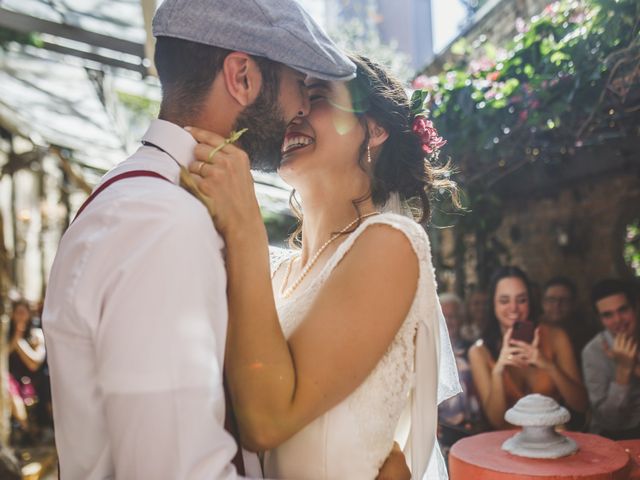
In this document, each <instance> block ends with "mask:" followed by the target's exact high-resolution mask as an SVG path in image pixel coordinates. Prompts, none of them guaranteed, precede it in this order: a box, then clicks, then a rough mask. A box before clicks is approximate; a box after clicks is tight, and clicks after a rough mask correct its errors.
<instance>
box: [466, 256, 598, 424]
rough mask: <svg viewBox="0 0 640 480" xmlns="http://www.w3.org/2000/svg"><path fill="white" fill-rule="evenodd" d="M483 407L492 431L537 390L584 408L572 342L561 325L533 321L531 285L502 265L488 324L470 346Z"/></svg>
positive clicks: (577, 408)
mask: <svg viewBox="0 0 640 480" xmlns="http://www.w3.org/2000/svg"><path fill="white" fill-rule="evenodd" d="M469 360H470V364H471V373H472V376H473V382H474V384H475V387H476V391H477V392H478V395H479V397H480V402H481V405H482V410H483V412H484V414H485V416H486V417H487V420H488V422H489V424H490V425H491V426H492V427H493V428H494V429H503V428H508V427H509V424H508V423H507V422H506V421H505V420H504V414H505V412H506V411H507V410H508V409H509V408H511V407H512V406H513V405H514V404H515V403H516V402H517V401H518V400H519V399H520V398H522V397H524V396H525V395H528V394H530V393H539V394H542V395H546V396H549V397H553V398H555V399H556V400H557V401H558V402H560V403H562V404H563V405H564V406H566V407H568V408H569V409H570V410H572V411H574V412H580V413H584V412H586V410H587V407H588V399H587V392H586V390H585V388H584V385H583V383H582V379H581V377H580V371H579V369H578V366H577V364H576V361H575V357H574V355H573V349H572V347H571V342H570V341H569V337H568V336H567V334H566V333H565V332H564V331H563V330H562V329H560V328H558V327H554V326H551V325H544V324H541V325H537V322H536V316H535V312H532V295H531V285H530V282H529V279H528V278H527V276H526V274H525V273H524V272H523V271H522V270H520V269H519V268H518V267H513V266H511V267H501V268H499V269H498V270H497V271H496V272H495V274H494V275H493V278H492V280H491V285H490V289H489V312H488V322H487V328H486V329H485V331H484V333H483V335H482V338H481V339H480V340H478V341H477V342H476V344H475V345H474V346H472V347H471V349H470V350H469Z"/></svg>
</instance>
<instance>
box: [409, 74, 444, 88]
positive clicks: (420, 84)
mask: <svg viewBox="0 0 640 480" xmlns="http://www.w3.org/2000/svg"><path fill="white" fill-rule="evenodd" d="M437 84H438V79H437V77H427V76H426V75H419V76H417V77H416V78H415V79H414V80H413V83H412V85H411V86H412V87H413V88H414V89H415V90H433V89H434V88H435V87H436V86H437Z"/></svg>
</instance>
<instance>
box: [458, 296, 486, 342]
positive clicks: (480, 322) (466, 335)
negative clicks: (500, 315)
mask: <svg viewBox="0 0 640 480" xmlns="http://www.w3.org/2000/svg"><path fill="white" fill-rule="evenodd" d="M487 299H488V295H487V292H486V291H484V290H482V289H480V288H478V287H474V288H472V289H471V292H470V293H469V295H468V296H467V315H466V318H465V322H464V323H463V324H462V326H461V327H460V336H461V338H462V339H463V340H465V341H466V342H469V343H470V344H471V343H473V342H475V341H476V340H478V339H479V338H480V337H481V335H482V332H483V331H484V329H485V327H486V325H485V322H486V318H487Z"/></svg>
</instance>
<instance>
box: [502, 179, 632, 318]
mask: <svg viewBox="0 0 640 480" xmlns="http://www.w3.org/2000/svg"><path fill="white" fill-rule="evenodd" d="M637 218H640V176H639V175H638V173H637V172H632V171H629V172H620V173H617V174H612V175H607V176H606V177H600V178H593V179H590V180H585V181H581V182H580V183H578V184H576V185H574V186H569V187H565V188H560V189H557V190H555V191H554V193H547V194H544V195H543V194H538V195H532V196H530V197H529V198H516V199H513V201H512V204H511V205H509V206H508V207H507V209H506V210H505V215H504V220H503V222H502V224H501V226H500V228H499V229H498V232H497V236H498V238H499V240H500V241H501V242H502V243H504V244H505V245H506V246H507V248H508V250H509V252H510V253H509V257H507V256H505V258H504V259H503V261H504V263H512V264H515V265H519V266H521V267H522V268H523V269H524V270H526V271H527V273H529V275H530V276H531V278H532V279H533V280H534V281H535V282H537V283H539V284H540V285H543V284H544V282H546V281H547V280H548V279H549V278H551V277H552V276H555V275H566V276H568V277H569V278H571V279H573V280H574V281H575V282H576V284H577V286H578V290H579V294H580V297H581V298H582V299H583V301H585V302H586V301H587V299H588V295H589V291H590V289H591V286H592V284H593V283H594V282H596V281H597V280H600V279H602V278H604V277H622V276H626V277H629V276H631V275H632V273H631V271H630V269H629V267H627V266H626V265H625V262H624V258H623V244H624V237H625V227H626V225H627V224H628V223H630V222H631V221H632V220H633V219H637ZM585 306H587V305H585Z"/></svg>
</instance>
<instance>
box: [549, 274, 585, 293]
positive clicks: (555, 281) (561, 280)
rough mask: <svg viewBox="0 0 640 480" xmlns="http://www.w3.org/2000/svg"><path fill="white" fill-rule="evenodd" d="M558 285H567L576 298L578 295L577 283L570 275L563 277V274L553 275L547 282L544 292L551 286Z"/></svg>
mask: <svg viewBox="0 0 640 480" xmlns="http://www.w3.org/2000/svg"><path fill="white" fill-rule="evenodd" d="M557 285H559V286H561V287H565V288H566V289H567V290H569V293H571V296H572V297H573V298H576V295H577V289H576V284H575V283H573V281H572V280H571V279H570V278H569V277H563V276H561V275H558V276H557V277H553V278H551V279H550V280H549V281H548V282H547V283H545V284H544V290H543V292H546V291H547V290H548V289H549V288H550V287H555V286H557Z"/></svg>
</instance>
